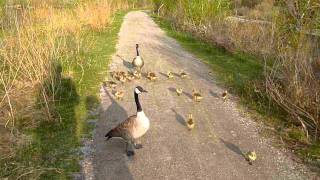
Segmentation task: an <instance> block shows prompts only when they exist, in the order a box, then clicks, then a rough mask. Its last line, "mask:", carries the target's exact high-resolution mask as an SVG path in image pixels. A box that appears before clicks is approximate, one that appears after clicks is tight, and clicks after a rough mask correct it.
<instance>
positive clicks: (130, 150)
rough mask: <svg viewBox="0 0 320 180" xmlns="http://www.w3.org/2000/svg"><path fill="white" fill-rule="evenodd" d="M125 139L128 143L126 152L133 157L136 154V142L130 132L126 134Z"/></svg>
mask: <svg viewBox="0 0 320 180" xmlns="http://www.w3.org/2000/svg"><path fill="white" fill-rule="evenodd" d="M123 139H124V140H125V141H126V143H127V147H126V152H127V156H133V155H134V154H135V152H134V144H135V143H134V140H133V138H132V136H131V134H130V133H129V132H124V134H123Z"/></svg>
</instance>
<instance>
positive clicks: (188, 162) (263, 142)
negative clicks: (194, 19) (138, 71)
mask: <svg viewBox="0 0 320 180" xmlns="http://www.w3.org/2000/svg"><path fill="white" fill-rule="evenodd" d="M136 43H139V44H140V46H141V48H140V49H141V55H142V57H143V58H144V60H145V67H144V68H143V71H144V72H146V71H154V72H156V73H157V74H158V76H159V80H158V81H156V82H150V81H148V80H146V79H145V78H143V79H141V80H138V81H134V82H129V83H125V84H123V85H120V89H123V90H125V98H124V100H123V101H116V100H115V99H114V96H113V95H112V93H111V91H110V89H108V90H107V91H105V90H104V89H101V98H102V108H101V113H100V114H101V115H100V119H99V121H98V122H97V126H96V133H95V135H94V141H93V143H94V147H95V153H94V159H93V166H94V167H93V170H94V176H95V179H99V180H104V179H115V180H125V179H137V180H141V179H147V180H149V179H192V180H195V179H308V178H307V177H306V176H305V168H304V167H303V166H300V165H298V164H296V163H294V162H293V161H292V160H290V159H289V158H288V157H287V156H285V155H284V152H282V151H280V150H278V149H276V148H273V147H272V146H271V145H270V144H271V143H270V142H269V140H267V139H265V138H263V137H261V136H260V135H259V134H258V131H259V128H258V125H257V124H256V123H255V122H254V121H253V120H251V119H249V118H248V117H246V116H244V115H243V114H242V113H241V112H239V110H238V109H237V105H236V103H235V102H233V101H232V100H229V101H227V102H226V103H224V102H223V100H222V99H221V98H220V97H219V96H220V94H221V93H222V91H223V89H221V88H220V87H218V86H217V85H216V82H215V80H214V78H213V77H212V76H210V75H209V74H208V72H209V71H210V69H209V68H208V67H207V66H206V65H205V64H203V63H202V62H200V61H199V60H198V59H196V57H194V56H193V55H192V54H190V53H188V52H186V51H185V50H184V49H183V48H181V47H180V45H178V43H177V42H176V41H175V40H174V39H172V38H169V37H168V36H166V35H165V33H164V32H163V31H162V30H161V29H160V28H159V27H158V26H157V25H156V24H155V23H154V22H153V20H152V19H151V18H150V17H149V16H148V15H147V14H146V13H145V12H143V11H134V12H130V13H128V14H127V15H126V17H125V20H124V23H123V25H122V27H121V31H120V34H119V42H118V46H117V52H116V54H115V55H114V57H113V62H112V64H111V66H110V69H111V71H112V70H127V69H128V68H131V65H130V61H131V60H132V58H133V57H134V56H135V51H134V49H135V44H136ZM168 70H170V71H173V72H179V71H181V70H185V71H186V72H188V73H189V74H190V76H189V78H187V79H180V78H179V77H175V79H174V80H167V78H166V77H165V76H164V74H162V73H166V72H167V71H168ZM136 85H141V86H143V87H144V88H145V89H147V90H148V91H149V93H148V94H144V95H142V96H141V103H142V107H143V110H144V111H145V113H146V115H147V116H148V117H149V119H150V120H151V128H150V130H149V131H148V132H147V134H146V135H145V136H144V137H142V138H141V142H142V144H143V145H144V147H143V149H140V150H137V151H136V155H135V157H134V158H128V157H127V156H126V154H125V143H124V142H123V141H122V140H121V139H112V140H110V141H108V142H106V141H105V140H104V135H105V133H106V132H107V131H108V130H109V129H110V128H111V127H112V126H113V125H114V124H116V123H118V122H119V121H121V120H123V119H125V118H126V117H127V116H128V115H132V114H134V113H135V111H136V107H135V103H134V99H133V88H134V87H135V86H136ZM175 87H182V88H183V89H184V91H185V92H186V93H184V94H183V95H182V96H180V97H178V96H176V94H175V91H174V88H175ZM193 88H198V89H199V88H200V89H201V90H202V93H203V95H204V97H205V98H204V100H203V101H202V102H200V103H196V104H195V103H193V102H192V99H191V97H190V96H191V93H192V89H193ZM231 99H232V97H231ZM189 112H192V113H193V115H194V118H195V121H196V127H195V129H194V130H193V131H188V130H187V128H186V125H185V122H184V118H185V117H186V116H187V114H188V113H189ZM247 150H255V151H256V152H257V155H258V159H257V161H256V162H255V163H254V165H249V164H248V163H247V162H246V161H245V160H244V157H243V156H242V155H241V151H247Z"/></svg>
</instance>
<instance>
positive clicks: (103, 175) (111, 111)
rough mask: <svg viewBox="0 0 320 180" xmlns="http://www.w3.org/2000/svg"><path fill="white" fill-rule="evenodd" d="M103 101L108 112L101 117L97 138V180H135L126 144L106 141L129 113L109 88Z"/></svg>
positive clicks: (118, 139) (116, 139)
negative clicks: (113, 129) (109, 134)
mask: <svg viewBox="0 0 320 180" xmlns="http://www.w3.org/2000/svg"><path fill="white" fill-rule="evenodd" d="M103 89H104V94H105V96H104V97H103V99H102V102H103V103H104V104H107V105H108V106H107V108H106V110H103V111H102V112H101V115H100V121H99V124H98V128H97V131H98V132H97V135H99V137H96V138H95V139H96V141H98V142H96V144H97V147H96V151H97V152H96V158H95V171H96V172H95V178H96V179H98V180H100V179H101V180H105V179H129V180H130V179H133V176H132V174H131V172H130V169H129V168H128V165H127V163H128V160H129V159H128V158H127V156H126V154H125V142H124V141H123V140H122V139H120V138H112V139H110V140H108V141H105V137H104V135H105V134H106V133H107V132H109V131H110V130H111V129H112V128H114V127H116V126H117V125H118V124H119V123H121V122H122V121H123V120H125V119H126V118H127V117H128V114H127V111H126V110H125V109H124V108H123V107H122V106H121V105H120V104H119V103H118V102H117V101H116V100H115V99H114V98H113V96H112V95H111V94H110V92H109V91H108V89H107V88H105V87H104V88H103Z"/></svg>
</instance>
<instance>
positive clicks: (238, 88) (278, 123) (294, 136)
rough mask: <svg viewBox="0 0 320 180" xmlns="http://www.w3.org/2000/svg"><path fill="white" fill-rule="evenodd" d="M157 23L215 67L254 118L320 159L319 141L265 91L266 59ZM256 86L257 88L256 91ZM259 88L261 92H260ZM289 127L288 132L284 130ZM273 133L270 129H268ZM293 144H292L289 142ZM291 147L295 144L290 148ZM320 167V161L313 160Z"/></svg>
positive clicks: (304, 156)
mask: <svg viewBox="0 0 320 180" xmlns="http://www.w3.org/2000/svg"><path fill="white" fill-rule="evenodd" d="M153 19H154V20H155V21H156V23H157V24H158V25H159V26H160V27H161V28H162V29H163V30H164V31H165V32H166V33H167V35H168V36H170V37H172V38H174V39H176V40H177V41H178V43H179V44H180V45H181V46H182V47H183V48H185V49H186V50H188V51H189V52H191V53H193V54H195V55H196V56H197V57H198V58H199V59H200V60H202V61H203V62H205V63H206V64H208V65H209V66H210V67H211V68H212V72H213V73H214V75H215V77H216V78H217V80H218V84H219V85H220V86H224V87H225V88H227V89H229V90H230V92H232V93H234V94H236V95H237V96H238V97H239V98H240V103H241V104H242V105H243V106H244V107H248V110H249V111H250V115H251V116H252V117H253V118H254V119H259V120H262V121H263V122H264V123H265V124H267V125H269V126H271V127H274V129H275V130H276V132H274V131H272V134H274V133H275V134H276V135H278V136H281V137H282V139H284V140H285V141H286V142H288V145H289V144H296V142H298V143H301V144H300V146H296V147H293V149H295V150H296V151H295V152H297V155H299V156H300V157H301V158H302V159H303V160H305V161H310V160H311V161H313V160H316V159H320V146H319V144H320V143H319V142H312V144H308V143H307V142H308V140H307V137H306V136H305V134H304V132H303V131H302V129H301V128H298V127H296V126H294V125H292V123H291V121H288V118H287V115H286V113H285V112H284V111H283V110H281V108H279V107H278V106H277V105H276V104H273V102H272V101H271V100H269V98H268V96H267V95H266V94H265V92H264V91H263V89H259V87H260V88H261V87H262V88H263V82H264V80H265V79H264V62H263V61H261V60H260V59H258V58H256V57H253V56H251V55H247V54H244V53H233V54H232V53H229V52H227V51H226V50H224V49H222V48H219V47H216V46H214V45H212V44H210V43H207V42H204V41H201V40H199V39H196V38H195V37H193V36H192V35H191V34H189V33H187V32H181V31H179V30H176V28H175V27H174V26H173V25H172V24H171V23H170V22H169V21H167V20H166V19H164V18H161V17H157V16H153ZM255 89H256V90H255ZM257 90H259V91H260V92H257ZM284 129H286V131H283V130H284ZM267 133H268V134H267V135H269V133H270V132H267ZM289 146H290V145H289ZM290 148H291V147H290ZM312 164H313V165H315V166H318V167H320V164H319V162H317V161H313V163H312Z"/></svg>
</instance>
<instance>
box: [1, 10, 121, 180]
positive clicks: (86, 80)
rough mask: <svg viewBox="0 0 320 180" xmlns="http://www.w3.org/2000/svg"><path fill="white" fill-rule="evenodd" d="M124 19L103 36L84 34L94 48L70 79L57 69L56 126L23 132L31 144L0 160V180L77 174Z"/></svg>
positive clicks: (48, 124)
mask: <svg viewBox="0 0 320 180" xmlns="http://www.w3.org/2000/svg"><path fill="white" fill-rule="evenodd" d="M124 15H125V12H119V13H117V14H116V15H115V18H114V21H113V23H112V25H111V26H110V27H108V28H107V29H106V30H105V31H103V32H92V31H88V34H87V37H89V38H88V39H90V40H93V41H95V43H94V47H93V48H91V49H90V52H85V53H84V52H83V53H80V54H81V55H80V56H79V57H77V58H81V59H83V60H85V62H83V63H82V67H80V66H79V65H77V64H74V65H72V66H71V69H72V71H73V72H74V75H73V76H72V77H65V76H63V74H64V72H65V71H69V70H70V66H68V70H67V69H66V66H64V65H63V64H62V65H60V66H61V68H62V69H61V71H60V72H59V71H58V72H59V73H61V74H62V76H61V83H60V85H59V86H58V87H57V88H56V89H57V92H58V94H57V97H58V101H56V102H55V104H54V105H55V107H56V115H55V118H57V119H59V122H42V123H41V124H40V125H39V126H38V127H37V128H36V129H32V130H29V131H28V132H25V133H27V134H29V135H31V136H32V139H33V141H32V143H31V144H30V145H26V146H25V147H23V148H21V149H18V150H17V153H16V155H15V156H14V157H11V158H10V159H2V160H0V177H11V178H13V177H17V176H18V175H21V174H23V173H26V177H28V178H32V179H34V178H36V176H35V175H40V177H39V178H40V179H71V178H72V174H73V173H76V172H79V170H80V166H79V160H80V157H81V155H80V151H79V147H80V140H81V138H83V137H90V132H91V129H92V127H89V126H88V124H87V123H86V122H87V120H89V119H97V117H95V115H90V114H89V113H88V112H89V111H92V110H95V109H96V108H97V106H98V104H99V100H98V99H99V98H98V93H99V87H100V84H101V82H102V80H103V79H104V77H105V76H106V75H107V69H108V64H109V62H110V60H111V55H112V54H113V53H114V52H115V50H116V49H115V45H116V42H117V37H118V36H117V34H118V32H119V30H120V26H121V24H122V21H123V17H124ZM59 76H60V75H59ZM44 83H46V82H44ZM1 161H7V162H11V163H3V162H1ZM5 164H6V165H5ZM22 169H23V171H21V170H22ZM29 173H30V174H29Z"/></svg>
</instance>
